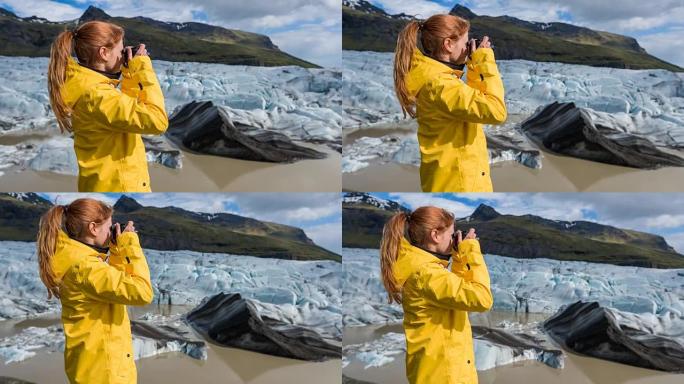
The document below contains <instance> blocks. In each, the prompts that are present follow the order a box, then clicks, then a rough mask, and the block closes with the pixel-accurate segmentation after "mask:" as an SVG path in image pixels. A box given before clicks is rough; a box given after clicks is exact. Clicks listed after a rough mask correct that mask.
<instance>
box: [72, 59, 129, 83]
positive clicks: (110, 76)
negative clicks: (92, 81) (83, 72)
mask: <svg viewBox="0 0 684 384" xmlns="http://www.w3.org/2000/svg"><path fill="white" fill-rule="evenodd" d="M78 65H80V66H81V67H84V68H88V69H90V70H91V71H95V72H97V73H99V74H101V75H103V76H105V77H107V78H108V79H113V80H119V79H120V78H121V71H119V72H117V73H109V72H105V71H100V70H99V69H95V68H90V67H89V66H87V65H84V64H81V63H78Z"/></svg>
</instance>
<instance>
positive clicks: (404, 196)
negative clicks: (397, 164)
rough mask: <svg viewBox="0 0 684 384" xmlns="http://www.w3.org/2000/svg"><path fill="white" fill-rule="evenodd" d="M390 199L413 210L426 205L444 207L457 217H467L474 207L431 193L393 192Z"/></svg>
mask: <svg viewBox="0 0 684 384" xmlns="http://www.w3.org/2000/svg"><path fill="white" fill-rule="evenodd" d="M390 200H394V201H397V202H398V203H401V204H402V205H404V206H407V207H408V208H410V209H412V210H413V209H416V208H418V207H422V206H426V205H432V206H435V207H439V208H444V209H446V210H447V211H449V212H451V213H453V214H454V215H455V216H456V217H465V216H468V215H470V214H471V213H472V212H473V207H471V206H469V205H467V204H463V203H461V202H458V201H454V200H449V199H447V198H444V197H439V196H437V195H431V194H429V193H391V194H390Z"/></svg>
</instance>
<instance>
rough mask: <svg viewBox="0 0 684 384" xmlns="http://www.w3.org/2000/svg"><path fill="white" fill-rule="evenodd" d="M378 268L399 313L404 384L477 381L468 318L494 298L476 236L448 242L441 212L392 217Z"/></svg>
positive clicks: (446, 219) (446, 218)
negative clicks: (403, 343)
mask: <svg viewBox="0 0 684 384" xmlns="http://www.w3.org/2000/svg"><path fill="white" fill-rule="evenodd" d="M405 233H406V234H407V235H408V240H407V238H406V237H405V236H404V234H405ZM449 258H451V270H449V269H447V265H448V264H449V261H448V260H449ZM380 266H381V271H382V281H383V284H384V285H385V289H386V290H387V294H388V296H389V302H390V303H392V302H397V303H401V305H402V307H403V309H404V332H405V334H406V376H407V378H408V381H409V382H410V383H426V384H427V383H477V371H476V370H475V356H474V352H473V336H472V333H471V330H470V322H469V321H468V312H484V311H487V310H489V309H490V308H491V307H492V303H493V299H492V293H491V291H490V288H489V272H487V266H486V265H485V262H484V258H483V257H482V253H480V244H479V242H478V240H477V238H476V235H475V230H474V229H472V228H471V229H470V231H469V232H468V234H467V235H466V237H465V240H462V234H461V232H460V231H457V232H456V234H455V236H454V216H453V215H452V214H450V213H449V212H447V211H446V210H444V209H441V208H436V207H421V208H418V209H416V210H415V211H413V212H412V213H397V214H396V215H394V216H392V218H391V219H390V220H389V221H388V222H387V223H386V224H385V228H384V229H383V233H382V244H381V246H380Z"/></svg>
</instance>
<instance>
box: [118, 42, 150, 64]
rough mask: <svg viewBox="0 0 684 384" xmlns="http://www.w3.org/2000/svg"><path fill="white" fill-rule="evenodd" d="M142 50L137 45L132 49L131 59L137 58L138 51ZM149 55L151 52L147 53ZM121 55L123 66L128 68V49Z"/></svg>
mask: <svg viewBox="0 0 684 384" xmlns="http://www.w3.org/2000/svg"><path fill="white" fill-rule="evenodd" d="M139 49H140V44H138V45H136V46H135V47H131V57H133V56H135V54H136V53H138V50H139ZM147 54H148V55H149V54H150V51H149V50H148V51H147ZM121 55H122V57H123V63H122V64H123V66H124V67H126V68H128V52H127V51H126V48H124V49H123V51H121Z"/></svg>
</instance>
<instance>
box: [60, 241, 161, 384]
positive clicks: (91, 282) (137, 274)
mask: <svg viewBox="0 0 684 384" xmlns="http://www.w3.org/2000/svg"><path fill="white" fill-rule="evenodd" d="M105 257H106V255H105V254H102V253H98V251H96V250H95V249H93V248H91V247H90V246H88V245H86V244H83V243H81V242H79V241H77V240H74V239H71V238H69V237H68V236H67V235H66V233H64V232H61V231H60V233H59V238H58V240H57V248H56V252H55V255H54V256H53V258H52V268H53V271H54V272H55V275H56V277H57V280H58V281H61V285H60V296H61V297H60V301H61V302H62V324H63V325H64V334H65V335H66V344H65V347H64V367H65V370H66V374H67V377H68V378H69V381H70V382H71V383H103V384H114V383H116V384H120V383H121V384H123V383H136V381H137V372H136V370H135V361H134V357H133V341H132V339H131V324H130V321H129V319H128V312H127V310H126V305H145V304H149V303H151V302H152V298H153V295H154V294H153V291H152V285H151V283H150V270H149V268H148V266H147V261H145V255H143V252H142V248H140V243H139V241H138V235H137V234H136V233H133V232H124V233H122V234H121V235H120V236H119V237H118V239H117V245H116V246H113V247H112V248H110V255H109V262H105V261H104V258H105Z"/></svg>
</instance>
